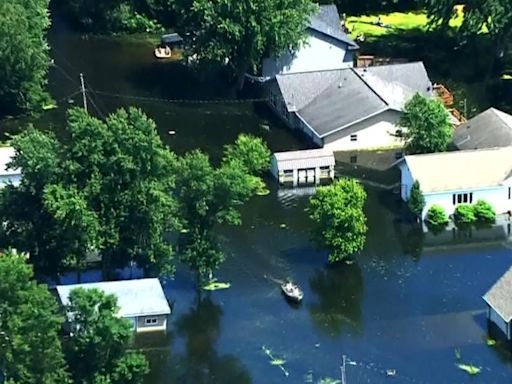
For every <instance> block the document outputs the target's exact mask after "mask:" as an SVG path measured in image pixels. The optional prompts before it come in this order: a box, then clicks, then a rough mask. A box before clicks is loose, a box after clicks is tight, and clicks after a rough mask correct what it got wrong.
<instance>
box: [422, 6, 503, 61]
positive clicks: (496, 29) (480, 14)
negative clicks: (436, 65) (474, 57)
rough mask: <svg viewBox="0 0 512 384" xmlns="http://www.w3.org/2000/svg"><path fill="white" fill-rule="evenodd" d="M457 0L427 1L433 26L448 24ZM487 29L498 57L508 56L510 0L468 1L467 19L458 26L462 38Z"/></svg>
mask: <svg viewBox="0 0 512 384" xmlns="http://www.w3.org/2000/svg"><path fill="white" fill-rule="evenodd" d="M459 3H460V2H459V1H457V0H427V2H426V8H427V11H428V14H429V17H430V24H431V25H433V26H436V25H442V26H447V25H448V22H449V21H450V18H451V17H452V16H453V15H454V12H455V11H454V7H455V5H457V4H459ZM484 30H485V31H486V32H487V33H488V35H489V37H490V39H491V41H492V42H493V46H494V52H495V57H496V58H497V59H499V61H502V59H503V58H504V57H505V53H506V52H505V51H506V48H507V41H508V40H509V39H510V38H511V37H512V2H510V1H509V0H466V1H465V2H464V20H463V22H462V24H461V26H460V28H459V32H460V34H461V35H462V36H463V37H467V36H475V35H477V34H480V33H482V31H484Z"/></svg>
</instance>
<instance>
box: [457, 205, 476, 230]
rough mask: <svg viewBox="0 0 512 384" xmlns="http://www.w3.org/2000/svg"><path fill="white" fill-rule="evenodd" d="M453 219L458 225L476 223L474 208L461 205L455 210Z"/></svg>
mask: <svg viewBox="0 0 512 384" xmlns="http://www.w3.org/2000/svg"><path fill="white" fill-rule="evenodd" d="M453 218H454V219H455V222H456V223H457V224H463V225H464V224H472V223H474V222H475V220H476V218H475V213H474V212H473V207H472V206H471V205H469V204H459V205H457V207H456V208H455V212H454V214H453Z"/></svg>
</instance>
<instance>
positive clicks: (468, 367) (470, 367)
mask: <svg viewBox="0 0 512 384" xmlns="http://www.w3.org/2000/svg"><path fill="white" fill-rule="evenodd" d="M457 367H459V369H462V370H463V371H466V372H467V373H469V374H470V375H478V374H479V373H480V371H481V370H482V368H480V367H477V366H474V365H472V364H457Z"/></svg>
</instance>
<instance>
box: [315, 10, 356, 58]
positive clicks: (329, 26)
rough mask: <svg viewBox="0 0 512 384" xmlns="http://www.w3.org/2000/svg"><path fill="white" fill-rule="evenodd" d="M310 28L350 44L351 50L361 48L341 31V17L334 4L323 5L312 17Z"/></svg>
mask: <svg viewBox="0 0 512 384" xmlns="http://www.w3.org/2000/svg"><path fill="white" fill-rule="evenodd" d="M308 27H309V28H310V29H313V30H315V31H317V32H320V33H323V34H324V35H326V36H329V37H332V38H333V39H336V40H339V41H341V42H343V43H346V44H348V45H349V46H350V48H351V49H357V48H359V46H358V45H357V44H356V43H355V42H354V40H352V39H351V38H350V37H349V36H348V35H347V34H346V33H345V32H343V30H342V29H341V22H340V15H339V13H338V8H337V7H336V5H334V4H328V5H321V6H320V7H319V10H318V12H317V13H315V14H314V15H313V16H312V17H311V20H310V21H309V26H308Z"/></svg>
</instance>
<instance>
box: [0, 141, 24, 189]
mask: <svg viewBox="0 0 512 384" xmlns="http://www.w3.org/2000/svg"><path fill="white" fill-rule="evenodd" d="M14 153H15V152H14V148H12V147H0V188H3V187H4V186H5V185H7V184H14V185H18V184H19V183H20V180H21V169H18V168H16V169H8V167H7V164H9V163H10V162H11V160H12V158H13V157H14Z"/></svg>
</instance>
